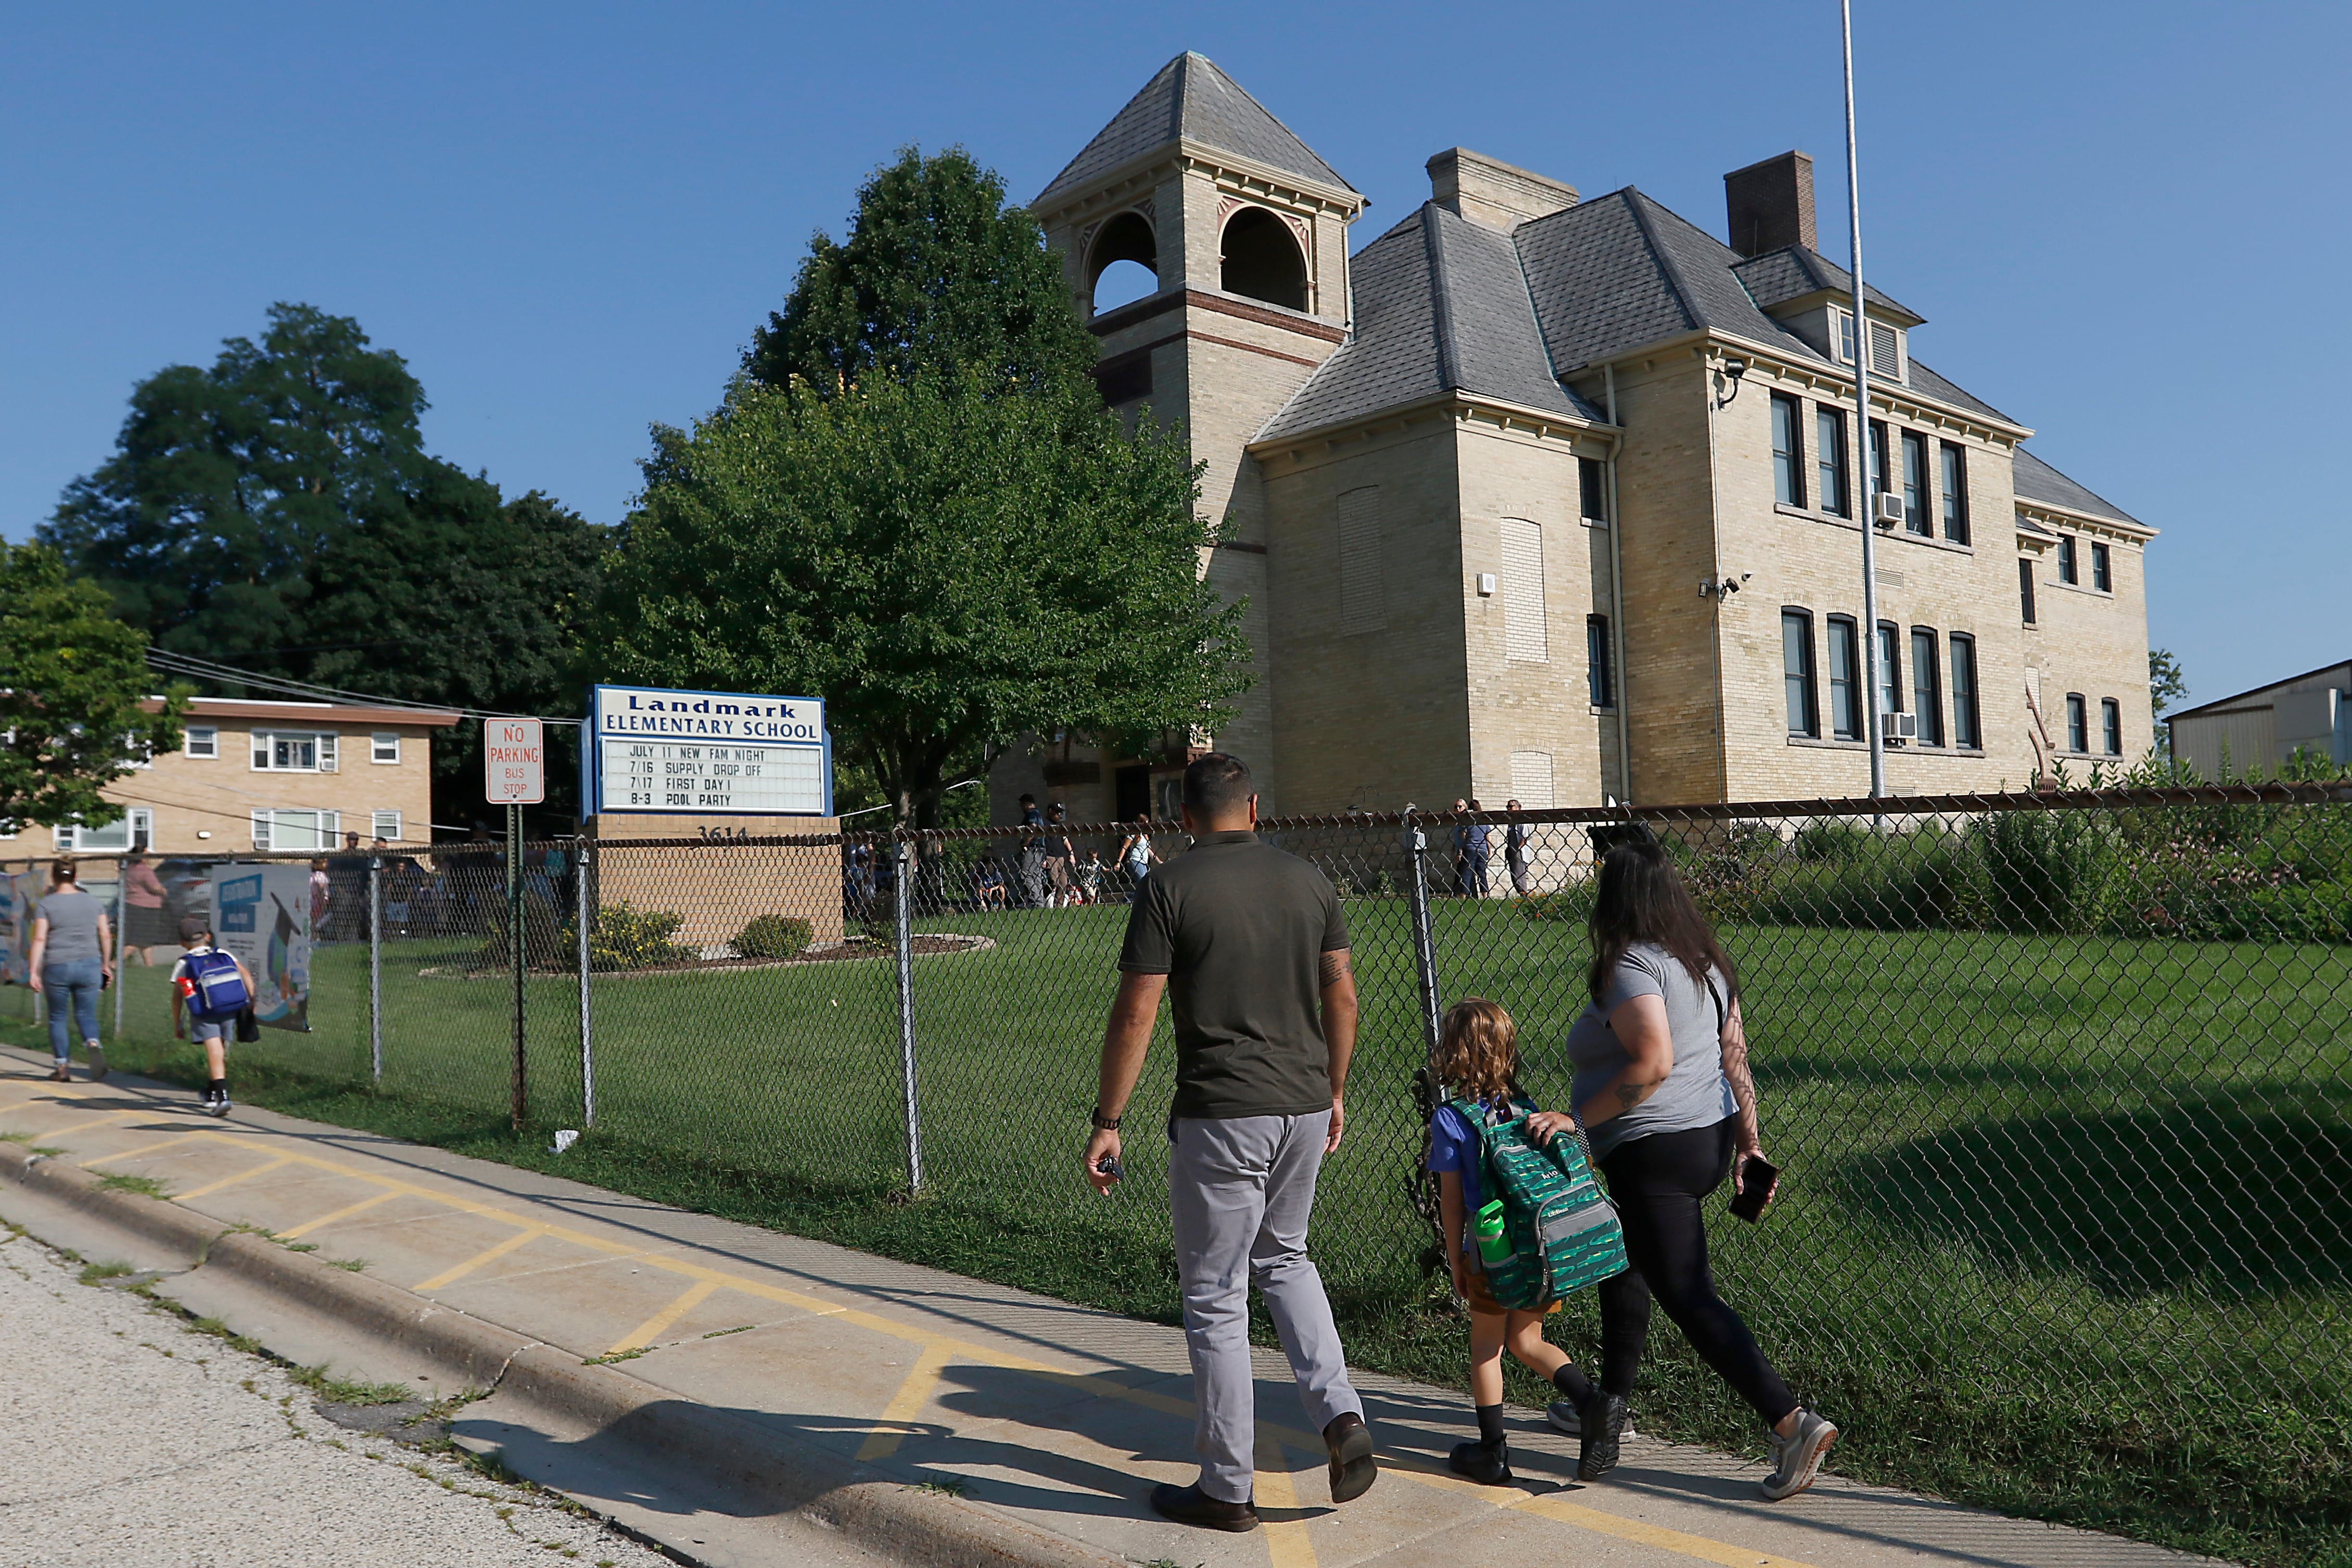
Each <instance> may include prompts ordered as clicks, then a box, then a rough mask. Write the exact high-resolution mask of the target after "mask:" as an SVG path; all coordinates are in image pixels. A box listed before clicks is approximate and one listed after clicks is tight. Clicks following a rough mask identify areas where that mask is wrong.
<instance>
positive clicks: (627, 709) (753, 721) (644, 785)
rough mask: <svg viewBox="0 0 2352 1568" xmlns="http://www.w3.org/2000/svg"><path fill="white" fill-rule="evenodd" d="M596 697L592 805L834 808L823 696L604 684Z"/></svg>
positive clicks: (681, 809) (717, 811)
mask: <svg viewBox="0 0 2352 1568" xmlns="http://www.w3.org/2000/svg"><path fill="white" fill-rule="evenodd" d="M590 706H591V714H592V720H593V727H592V729H591V731H590V737H589V738H590V745H589V747H587V756H586V758H584V760H585V761H586V762H587V768H586V772H587V774H588V778H587V780H586V782H587V784H588V787H589V789H590V791H591V795H590V799H591V800H592V801H593V805H592V806H591V808H590V809H591V810H593V811H660V812H669V813H682V814H691V815H706V814H708V815H751V816H827V815H830V814H831V812H832V808H833V767H832V762H833V758H832V746H831V742H830V739H829V737H827V736H826V734H825V730H824V702H823V701H822V700H821V699H818V698H814V697H779V696H751V695H744V694H741V693H737V692H692V691H674V690H665V689H663V688H660V687H646V686H598V687H597V688H596V689H595V691H594V693H593V695H592V697H591V701H590Z"/></svg>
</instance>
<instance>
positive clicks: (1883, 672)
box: [1878, 621, 1903, 714]
mask: <svg viewBox="0 0 2352 1568" xmlns="http://www.w3.org/2000/svg"><path fill="white" fill-rule="evenodd" d="M1902 638H1903V633H1902V632H1901V631H1900V630H1898V629H1897V628H1896V626H1895V622H1892V621H1882V622H1879V623H1878V711H1879V712H1880V713H1883V714H1884V713H1901V712H1902V711H1903V660H1902V658H1901V656H1900V655H1901V652H1902V649H1901V643H1902Z"/></svg>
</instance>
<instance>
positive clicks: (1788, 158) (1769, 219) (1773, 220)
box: [1723, 152, 1821, 256]
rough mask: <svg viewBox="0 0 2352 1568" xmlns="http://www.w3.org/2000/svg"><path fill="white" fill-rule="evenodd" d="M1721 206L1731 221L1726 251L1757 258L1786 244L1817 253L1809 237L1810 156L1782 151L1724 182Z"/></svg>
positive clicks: (1732, 174) (1724, 179)
mask: <svg viewBox="0 0 2352 1568" xmlns="http://www.w3.org/2000/svg"><path fill="white" fill-rule="evenodd" d="M1723 203H1724V206H1725V208H1726V209H1727V214H1728V215H1729V217H1730V220H1731V231H1730V232H1731V248H1732V249H1734V250H1736V251H1738V253H1739V254H1740V255H1742V256H1761V255H1762V254H1764V252H1766V251H1768V250H1779V249H1780V247H1781V246H1785V245H1801V246H1804V247H1805V248H1806V249H1807V250H1819V249H1821V246H1820V244H1819V243H1818V242H1817V241H1816V239H1815V237H1814V233H1813V160H1812V155H1811V153H1806V152H1783V153H1781V154H1780V156H1779V157H1778V158H1767V159H1765V160H1764V162H1761V163H1750V164H1749V165H1748V167H1747V168H1745V169H1735V170H1733V171H1732V172H1730V173H1728V174H1726V175H1725V176H1724V177H1723Z"/></svg>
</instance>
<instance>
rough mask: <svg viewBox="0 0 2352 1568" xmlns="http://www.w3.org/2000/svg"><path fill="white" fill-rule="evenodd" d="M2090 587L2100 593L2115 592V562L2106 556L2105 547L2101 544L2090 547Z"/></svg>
mask: <svg viewBox="0 0 2352 1568" xmlns="http://www.w3.org/2000/svg"><path fill="white" fill-rule="evenodd" d="M2091 586H2092V587H2093V588H2095V589H2097V590H2098V591H2100V592H2101V593H2113V592H2114V591H2116V569H2115V562H2114V560H2113V559H2110V558H2109V556H2108V555H2107V547H2106V546H2105V545H2103V544H2096V543H2095V544H2093V545H2092V546H2091Z"/></svg>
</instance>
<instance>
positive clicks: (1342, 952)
mask: <svg viewBox="0 0 2352 1568" xmlns="http://www.w3.org/2000/svg"><path fill="white" fill-rule="evenodd" d="M1347 977H1348V950H1347V949H1346V948H1345V947H1340V948H1338V949H1335V950H1334V951H1332V952H1329V953H1326V954H1324V955H1323V964H1322V972H1321V976H1320V981H1321V983H1322V984H1323V985H1326V986H1336V985H1338V984H1339V982H1340V981H1342V980H1344V979H1346V978H1347Z"/></svg>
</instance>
